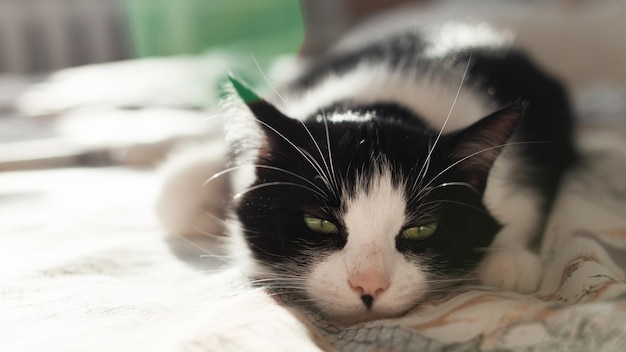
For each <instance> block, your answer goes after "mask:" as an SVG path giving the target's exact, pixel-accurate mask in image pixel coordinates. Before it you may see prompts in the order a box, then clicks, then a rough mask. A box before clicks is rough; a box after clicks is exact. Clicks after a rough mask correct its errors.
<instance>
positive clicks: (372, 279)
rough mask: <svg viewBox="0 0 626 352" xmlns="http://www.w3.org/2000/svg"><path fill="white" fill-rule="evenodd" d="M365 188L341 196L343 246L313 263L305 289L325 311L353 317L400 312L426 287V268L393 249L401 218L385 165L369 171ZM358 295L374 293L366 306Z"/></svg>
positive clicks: (401, 204) (401, 205)
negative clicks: (346, 236) (371, 301)
mask: <svg viewBox="0 0 626 352" xmlns="http://www.w3.org/2000/svg"><path fill="white" fill-rule="evenodd" d="M369 181H370V185H369V187H368V188H366V187H365V180H364V179H361V180H360V182H359V183H360V184H357V189H356V192H355V193H354V197H350V198H347V197H346V198H345V199H344V200H343V202H344V204H345V209H346V212H345V214H344V216H343V221H344V224H345V226H346V228H347V232H348V238H347V244H346V245H345V247H344V248H343V249H342V250H341V251H339V252H336V253H333V254H331V255H330V256H328V257H327V258H326V259H325V260H324V261H322V262H320V263H319V264H317V265H316V266H315V267H314V268H313V271H312V273H311V275H310V276H309V277H308V279H307V284H306V285H307V291H308V293H309V294H310V295H311V297H312V298H313V299H314V300H315V301H316V303H317V305H318V306H320V308H322V309H323V310H324V311H325V312H326V313H327V314H329V315H331V316H334V317H337V318H341V319H343V320H345V321H346V322H356V321H361V320H368V319H373V318H381V317H387V316H394V315H398V314H401V313H403V312H405V311H407V310H408V309H410V308H411V307H412V305H413V304H414V302H415V301H416V300H417V299H419V298H420V297H421V296H422V295H423V293H424V291H425V290H426V288H427V285H428V284H427V282H426V274H425V273H424V272H423V271H422V269H421V268H420V267H419V265H418V264H416V263H415V262H409V261H408V260H407V259H406V257H405V256H404V255H403V254H401V253H400V252H398V251H397V249H396V244H395V242H396V236H397V235H398V233H399V232H400V230H401V229H402V227H403V226H404V225H405V222H406V215H405V212H406V199H405V196H404V192H403V188H402V187H396V186H394V185H393V183H392V180H391V174H390V172H389V170H385V171H383V172H381V173H380V174H375V175H374V176H373V177H372V179H371V180H369ZM362 295H370V296H372V297H373V298H374V300H373V304H372V307H371V309H368V308H367V307H366V306H365V304H364V303H363V301H362V300H361V296H362Z"/></svg>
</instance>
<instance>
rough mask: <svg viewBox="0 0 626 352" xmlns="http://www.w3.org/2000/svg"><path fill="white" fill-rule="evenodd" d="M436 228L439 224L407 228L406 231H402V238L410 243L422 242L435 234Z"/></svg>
mask: <svg viewBox="0 0 626 352" xmlns="http://www.w3.org/2000/svg"><path fill="white" fill-rule="evenodd" d="M438 227H439V223H437V222H436V221H434V222H431V223H429V224H426V225H421V226H414V227H409V228H408V229H406V230H404V231H402V237H404V238H406V239H407V240H410V241H418V240H423V239H426V238H428V237H430V236H432V235H433V234H434V233H435V232H437V228H438Z"/></svg>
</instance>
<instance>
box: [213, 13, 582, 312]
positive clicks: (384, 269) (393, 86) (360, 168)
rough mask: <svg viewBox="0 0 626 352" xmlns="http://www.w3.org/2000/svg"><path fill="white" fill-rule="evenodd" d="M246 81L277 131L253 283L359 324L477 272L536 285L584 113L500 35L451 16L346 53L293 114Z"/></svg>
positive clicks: (301, 93)
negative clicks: (548, 222) (541, 249)
mask: <svg viewBox="0 0 626 352" xmlns="http://www.w3.org/2000/svg"><path fill="white" fill-rule="evenodd" d="M233 84H234V86H235V90H236V91H237V92H238V93H239V95H240V96H241V97H242V98H244V99H246V100H249V101H248V102H247V105H248V108H249V111H248V110H247V111H246V112H245V113H244V114H248V115H249V116H247V118H248V119H249V121H252V123H256V125H257V127H258V130H259V131H260V132H261V136H262V139H263V140H262V141H261V142H260V143H258V145H257V146H256V148H255V149H254V151H253V154H254V155H255V159H256V160H255V162H254V163H255V165H256V167H255V172H256V174H255V180H254V182H253V183H252V185H251V186H250V187H248V188H247V189H245V190H244V191H243V192H242V193H240V194H239V197H238V199H237V200H236V203H235V212H236V215H237V218H238V220H239V221H240V224H241V226H240V228H241V235H242V236H243V237H242V238H243V239H244V243H245V246H247V251H248V253H249V254H250V256H251V258H250V261H249V263H251V265H250V266H249V268H251V269H250V273H249V274H250V276H251V278H252V279H257V280H259V282H261V283H264V284H266V285H268V286H270V287H272V286H274V287H277V288H280V289H283V290H284V289H287V290H291V291H292V292H293V293H294V294H295V296H296V297H300V298H302V300H303V301H302V302H308V303H310V304H311V305H312V306H313V307H315V308H316V309H319V310H320V311H321V312H322V313H323V314H324V315H325V316H327V317H329V318H331V319H336V320H339V321H343V322H357V321H363V320H368V319H374V318H380V317H389V316H397V315H400V314H402V313H404V312H406V311H408V310H409V309H410V308H412V307H413V306H415V304H416V303H417V302H419V301H421V300H423V299H424V298H425V297H426V296H427V294H428V293H431V292H435V291H437V290H440V289H444V288H445V287H447V286H448V285H449V284H452V283H457V282H459V280H460V279H471V278H474V277H476V276H478V277H479V279H480V281H481V282H482V283H484V284H488V285H492V286H497V287H502V288H505V289H512V290H517V291H520V292H531V291H533V290H535V289H536V287H537V285H538V282H539V279H540V276H541V265H540V262H539V259H538V257H537V256H536V255H535V254H532V253H531V251H529V246H530V245H531V242H532V241H533V240H534V239H536V237H537V236H538V235H540V234H541V231H542V226H543V223H544V219H545V216H546V214H547V212H548V209H549V206H550V202H551V200H552V198H553V196H554V192H555V190H556V187H557V183H558V181H559V177H560V175H561V173H562V172H563V170H564V168H565V167H566V166H567V165H568V163H569V162H570V161H571V160H572V158H573V151H572V145H571V137H570V132H571V123H572V122H571V116H570V110H569V106H568V102H567V98H566V94H565V93H564V91H563V89H562V88H561V87H560V85H559V84H558V83H557V82H556V81H554V80H553V79H552V78H550V77H548V76H546V75H545V74H544V73H542V72H541V71H540V70H538V69H537V68H536V67H535V66H534V65H533V64H532V63H530V62H529V61H528V60H527V59H526V57H525V56H524V55H523V54H521V53H520V52H518V51H516V50H514V49H511V47H510V46H509V43H508V41H507V40H505V39H503V38H502V37H500V36H499V35H498V34H497V33H495V32H493V31H492V30H491V29H489V28H485V27H483V26H465V25H447V26H441V27H436V28H435V27H432V28H429V29H426V30H418V29H411V30H405V31H402V32H399V33H396V34H392V35H390V36H387V37H384V36H383V38H382V39H380V40H378V41H375V42H371V43H363V44H362V45H361V46H358V45H357V46H351V47H349V48H347V49H343V50H337V51H335V52H333V53H331V54H329V55H328V56H326V57H325V58H323V59H321V60H318V61H316V62H314V63H312V64H311V65H309V66H308V67H307V68H306V69H304V70H303V71H302V73H301V74H300V75H298V76H297V77H296V78H295V79H293V80H292V81H291V82H290V83H289V84H287V85H285V86H284V87H283V88H281V89H280V90H279V93H280V95H281V99H280V100H278V101H276V102H275V105H276V106H277V107H278V108H276V107H275V106H274V105H272V104H270V103H268V102H266V101H265V100H257V99H256V97H255V96H254V93H252V92H250V91H249V90H248V89H247V88H246V87H244V86H242V85H241V84H240V83H238V82H236V81H234V82H233ZM250 112H252V114H253V115H254V116H250ZM255 119H256V120H255ZM207 176H210V175H207ZM481 263H482V264H481ZM477 268H478V269H477ZM474 274H477V275H474Z"/></svg>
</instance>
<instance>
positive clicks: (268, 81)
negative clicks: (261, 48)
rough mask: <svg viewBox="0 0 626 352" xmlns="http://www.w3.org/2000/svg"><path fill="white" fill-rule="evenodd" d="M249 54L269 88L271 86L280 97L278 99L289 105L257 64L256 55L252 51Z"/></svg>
mask: <svg viewBox="0 0 626 352" xmlns="http://www.w3.org/2000/svg"><path fill="white" fill-rule="evenodd" d="M250 56H252V61H254V64H255V65H256V68H257V69H258V70H259V72H260V73H261V76H263V79H264V80H265V82H267V84H268V85H269V86H270V88H272V90H273V91H274V93H275V94H276V96H278V98H280V100H282V101H283V103H284V104H285V106H289V104H288V103H287V101H286V100H285V99H284V98H283V96H282V95H280V93H278V90H276V88H275V87H274V85H273V84H272V82H270V80H269V78H267V76H266V75H265V72H263V69H262V68H261V65H259V62H258V61H257V59H256V57H255V56H254V53H252V52H251V53H250Z"/></svg>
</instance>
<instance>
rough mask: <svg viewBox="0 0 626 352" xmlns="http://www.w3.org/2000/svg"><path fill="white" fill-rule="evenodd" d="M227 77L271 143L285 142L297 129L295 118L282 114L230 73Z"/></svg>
mask: <svg viewBox="0 0 626 352" xmlns="http://www.w3.org/2000/svg"><path fill="white" fill-rule="evenodd" d="M228 79H229V81H230V83H231V84H232V86H233V88H234V89H235V92H236V93H237V95H238V96H239V98H240V99H241V100H242V101H243V102H244V103H245V104H246V105H247V107H248V109H250V111H251V112H252V114H253V115H254V117H255V119H256V121H257V123H258V125H259V127H261V129H262V130H263V132H264V134H265V136H266V137H267V138H268V139H269V142H270V143H271V144H273V142H277V143H281V142H285V141H286V139H288V138H290V135H291V134H292V133H293V132H295V131H297V129H298V122H297V120H295V119H292V118H290V117H288V116H286V115H285V114H283V113H282V112H281V111H280V110H278V109H277V108H276V107H275V106H274V105H272V104H271V103H270V102H268V101H266V100H265V99H263V98H261V97H260V96H259V95H258V94H256V93H255V92H254V91H253V90H252V88H250V87H248V86H247V85H246V84H245V83H243V82H242V81H241V80H239V79H237V78H235V77H234V76H233V75H232V74H231V75H230V76H229V77H228Z"/></svg>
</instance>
